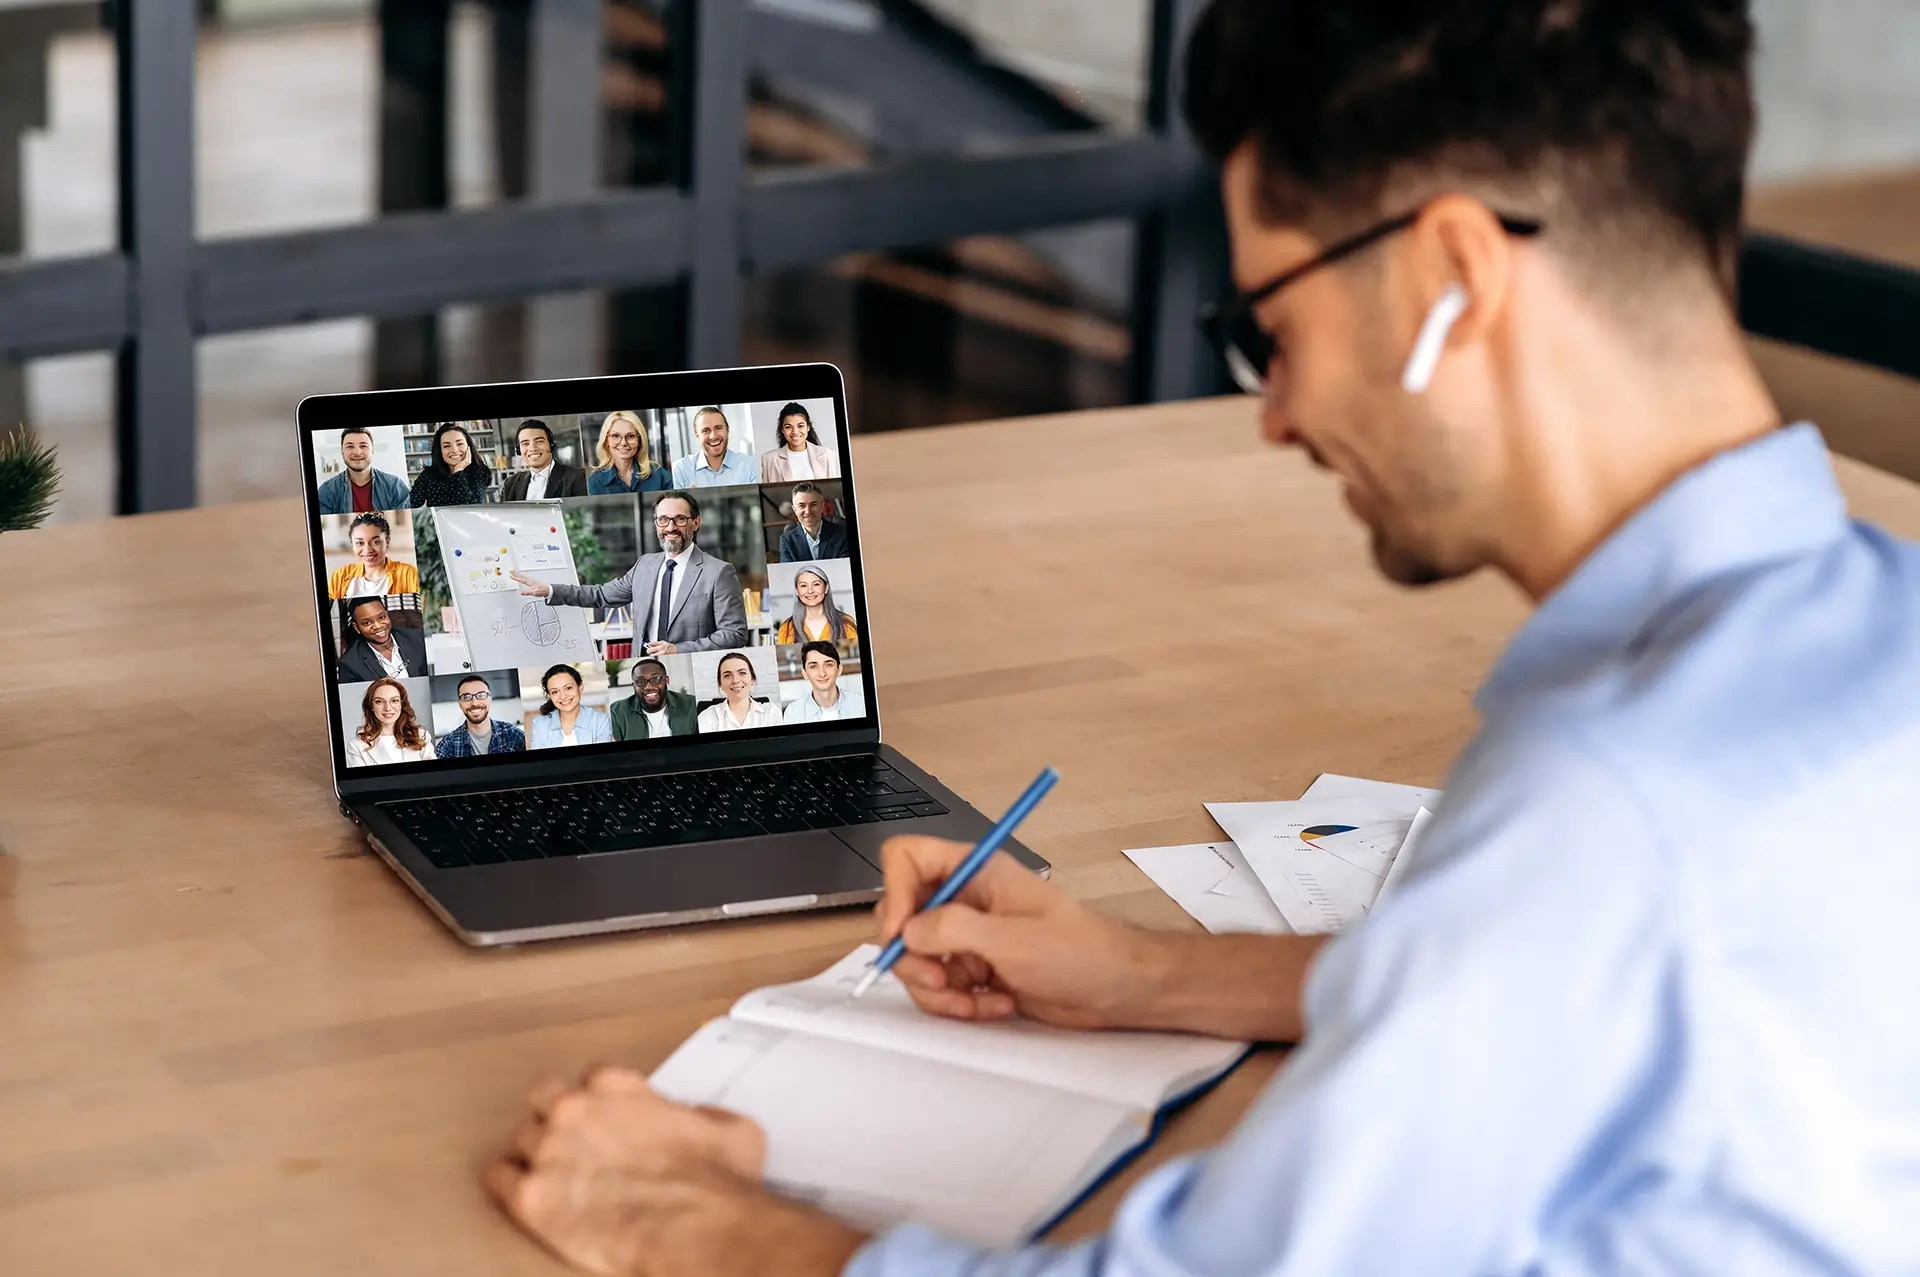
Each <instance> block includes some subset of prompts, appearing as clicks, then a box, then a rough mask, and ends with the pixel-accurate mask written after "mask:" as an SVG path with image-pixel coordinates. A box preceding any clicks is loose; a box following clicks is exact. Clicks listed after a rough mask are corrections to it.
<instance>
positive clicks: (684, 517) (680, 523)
mask: <svg viewBox="0 0 1920 1277" xmlns="http://www.w3.org/2000/svg"><path fill="white" fill-rule="evenodd" d="M692 522H693V516H692V515H690V514H656V515H654V516H653V526H654V527H656V528H684V527H686V526H687V525H688V524H689V523H692Z"/></svg>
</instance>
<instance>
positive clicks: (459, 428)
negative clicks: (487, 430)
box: [412, 421, 493, 509]
mask: <svg viewBox="0 0 1920 1277" xmlns="http://www.w3.org/2000/svg"><path fill="white" fill-rule="evenodd" d="M431 451H432V454H433V459H432V460H431V461H429V462H427V468H426V469H424V470H422V471H421V472H420V473H419V474H418V475H417V476H415V477H414V480H413V494H412V501H413V505H414V507H415V508H416V509H418V508H419V507H421V506H429V505H481V504H484V503H485V501H486V499H487V484H488V483H489V482H491V481H492V475H493V471H492V470H490V469H488V468H487V463H486V462H485V461H484V460H483V459H482V458H481V456H480V452H479V450H478V449H476V448H475V447H474V446H473V436H472V435H470V434H468V433H467V428H466V427H465V426H463V425H461V424H460V423H459V422H457V421H443V422H441V423H440V426H439V428H438V429H436V430H435V431H434V432H433V448H432V450H431Z"/></svg>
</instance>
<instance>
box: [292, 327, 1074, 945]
mask: <svg viewBox="0 0 1920 1277" xmlns="http://www.w3.org/2000/svg"><path fill="white" fill-rule="evenodd" d="M299 421H300V429H299V434H300V464H301V465H302V467H303V473H305V474H306V475H308V476H309V478H310V482H309V483H308V484H307V486H306V501H307V530H308V540H309V543H310V546H311V553H312V560H313V579H314V586H315V598H316V603H317V614H318V619H319V635H320V668H321V672H322V676H323V679H324V682H325V706H326V717H327V723H328V734H329V737H330V739H331V743H332V750H333V776H334V788H335V790H336V791H337V792H338V794H339V797H340V809H341V811H343V812H344V813H345V814H346V815H347V816H348V817H349V818H351V819H352V820H354V821H356V822H357V823H358V824H359V825H360V826H361V827H362V828H363V829H364V830H365V831H366V835H367V839H368V841H369V842H370V843H371V844H372V846H373V848H374V849H375V850H376V851H377V852H378V853H379V854H380V856H381V857H382V858H383V859H384V860H385V861H386V862H387V864H388V865H390V866H391V867H392V868H393V871H394V872H395V873H396V874H398V875H399V876H400V878H401V880H402V881H403V882H405V883H406V884H407V885H408V886H409V887H411V888H412V889H413V891H414V893H415V894H417V895H418V896H419V897H420V899H421V900H422V901H423V902H425V904H426V905H427V907H428V908H429V909H431V910H432V911H433V913H434V914H435V915H436V916H437V917H439V918H440V920H441V921H442V922H444V923H446V925H447V926H448V927H450V928H451V929H452V930H453V931H454V933H455V934H457V935H458V936H459V937H460V938H461V939H463V940H465V941H467V942H468V943H470V944H476V945H490V944H506V943H515V942H520V941H526V940H539V939H546V938H550V937H557V936H579V935H588V934H593V933H597V932H607V931H625V930H633V929H638V928H644V927H658V926H666V925H669V924H679V923H686V922H696V921H705V920H714V919H725V918H740V917H746V916H755V915H764V914H773V913H787V912H795V911H799V910H807V909H820V908H829V907H833V906H838V905H853V904H863V903H868V902H871V901H872V900H873V899H874V897H875V896H877V895H878V893H879V889H880V869H879V865H880V847H881V844H882V843H884V842H885V841H886V839H888V838H889V837H891V836H893V835H895V834H900V833H917V834H935V835H938V836H941V837H945V838H953V839H957V840H961V841H972V840H974V839H976V838H978V837H979V836H980V835H981V834H983V833H985V832H986V830H987V829H988V828H989V826H990V825H991V823H992V822H991V821H990V820H988V819H987V818H986V817H985V816H983V815H981V814H980V813H979V812H977V811H975V810H974V809H973V808H972V807H970V806H968V805H967V803H966V802H965V801H964V800H962V799H961V798H960V797H959V796H958V795H957V794H955V793H953V792H952V791H951V790H949V789H947V788H946V787H945V786H944V785H942V784H941V783H940V782H939V781H938V780H937V779H935V778H934V777H933V776H932V775H930V774H929V773H928V772H926V771H925V770H923V769H922V768H920V767H917V766H915V765H914V764H913V763H912V762H911V761H910V760H908V759H907V758H905V757H904V756H902V755H901V754H900V753H899V751H897V750H895V749H893V748H891V747H890V746H888V745H886V744H885V743H883V741H882V736H881V720H880V697H879V695H878V692H877V688H876V679H875V668H874V657H875V650H874V635H873V631H872V628H871V625H870V623H869V618H868V612H867V598H866V584H865V577H864V574H863V573H862V571H861V561H860V546H861V527H860V515H859V507H858V504H857V502H856V500H855V494H854V482H853V455H852V450H851V449H850V448H849V446H848V433H849V431H848V425H847V411H846V393H845V388H844V386H843V384H842V382H841V378H840V373H839V370H838V369H836V368H834V367H833V366H832V365H830V364H803V365H794V366H789V367H778V368H745V369H732V370H725V371H718V372H697V373H671V374H663V375H658V376H645V377H601V378H588V379H581V380H573V381H547V382H529V383H518V384H511V385H492V386H460V387H451V388H442V389H428V390H405V391H390V392H376V393H368V394H351V395H326V396H319V397H315V398H311V399H308V400H306V401H305V402H303V403H302V404H301V405H300V414H299ZM1009 797H1011V795H1009ZM1008 848H1009V850H1010V851H1011V853H1012V854H1013V855H1014V856H1016V857H1017V858H1019V859H1021V860H1022V861H1023V862H1025V863H1026V864H1028V865H1029V866H1031V867H1033V868H1035V869H1036V870H1041V871H1044V870H1045V868H1046V865H1045V862H1044V861H1042V860H1040V859H1039V858H1038V857H1036V856H1034V855H1033V853H1032V852H1030V851H1028V850H1027V849H1026V848H1024V847H1020V846H1017V845H1016V844H1012V843H1009V844H1008Z"/></svg>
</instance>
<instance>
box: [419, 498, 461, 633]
mask: <svg viewBox="0 0 1920 1277" xmlns="http://www.w3.org/2000/svg"><path fill="white" fill-rule="evenodd" d="M413 557H414V559H415V561H416V562H417V563H418V564H419V566H420V607H421V610H423V611H424V612H425V613H426V614H427V633H429V634H438V633H439V632H440V615H441V609H442V608H446V607H450V606H451V605H452V604H453V591H452V589H451V588H450V587H449V586H448V585H447V564H446V561H445V560H444V559H442V558H441V557H440V530H439V529H438V528H436V527H434V525H433V513H432V511H430V510H415V511H414V512H413Z"/></svg>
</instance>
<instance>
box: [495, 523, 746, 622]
mask: <svg viewBox="0 0 1920 1277" xmlns="http://www.w3.org/2000/svg"><path fill="white" fill-rule="evenodd" d="M653 527H654V531H655V532H657V533H659V535H660V553H658V554H643V555H641V556H640V560H639V562H637V563H635V564H634V565H633V567H632V568H630V569H628V571H627V574H626V575H625V576H622V577H619V578H617V579H615V580H612V581H609V582H607V583H606V584H605V585H564V584H562V585H549V584H548V583H547V582H545V581H536V580H535V579H534V578H532V577H530V576H522V575H521V574H520V573H518V572H514V573H512V574H511V575H512V577H513V579H514V580H516V581H518V582H519V583H520V593H522V594H530V595H532V596H533V597H535V598H541V599H545V600H546V601H547V605H548V606H549V607H623V606H625V605H627V604H629V603H631V604H633V616H634V631H633V633H634V639H635V640H636V641H637V642H640V643H642V644H643V646H642V647H641V648H640V650H641V651H643V652H644V653H645V654H646V655H648V656H667V655H670V654H671V653H674V652H710V651H712V650H713V649H715V648H720V647H744V646H745V645H746V643H747V638H748V636H747V609H746V605H745V604H744V603H742V602H741V599H740V574H739V573H738V572H736V571H734V568H733V564H731V563H728V562H727V561H726V560H724V559H716V558H714V557H713V556H712V555H710V554H708V553H707V552H706V551H704V550H702V549H701V548H700V547H699V546H697V545H695V544H694V543H693V541H694V536H695V534H696V533H698V532H699V531H700V503H699V502H697V501H695V500H694V499H693V497H692V495H691V494H689V493H685V492H667V493H663V494H662V495H661V497H660V501H659V504H657V505H655V506H654V507H653Z"/></svg>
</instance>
